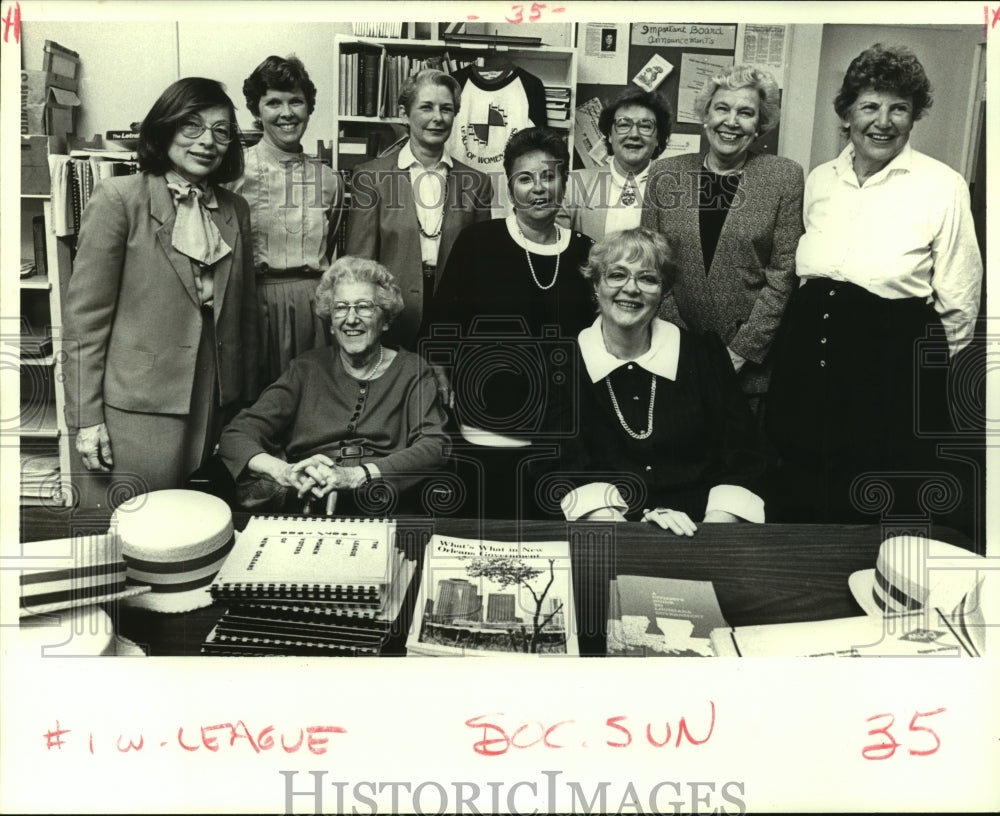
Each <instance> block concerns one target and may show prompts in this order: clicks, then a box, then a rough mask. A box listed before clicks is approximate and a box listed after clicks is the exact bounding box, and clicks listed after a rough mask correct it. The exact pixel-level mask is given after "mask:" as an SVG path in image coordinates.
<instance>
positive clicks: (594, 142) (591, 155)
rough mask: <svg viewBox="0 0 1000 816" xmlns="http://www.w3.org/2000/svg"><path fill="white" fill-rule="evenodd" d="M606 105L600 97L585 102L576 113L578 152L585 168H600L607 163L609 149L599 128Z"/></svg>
mask: <svg viewBox="0 0 1000 816" xmlns="http://www.w3.org/2000/svg"><path fill="white" fill-rule="evenodd" d="M602 110H604V103H603V102H601V100H600V99H599V98H598V97H596V96H595V97H594V98H593V99H591V100H589V101H587V102H584V103H583V104H582V105H580V106H579V107H578V108H577V109H576V111H575V112H574V117H573V119H574V122H573V123H574V125H575V126H576V152H577V153H578V154H579V155H580V159H581V160H582V161H583V164H584V166H585V167H600V166H602V165H604V164H605V163H606V162H607V158H608V149H607V145H605V144H604V136H602V135H601V131H600V128H599V127H598V126H597V123H598V120H599V119H600V118H601V111H602Z"/></svg>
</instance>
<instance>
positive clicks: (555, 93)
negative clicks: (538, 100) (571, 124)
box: [545, 85, 570, 122]
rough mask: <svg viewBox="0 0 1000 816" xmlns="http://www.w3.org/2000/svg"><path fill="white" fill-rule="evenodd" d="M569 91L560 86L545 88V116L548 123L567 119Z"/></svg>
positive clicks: (547, 86)
mask: <svg viewBox="0 0 1000 816" xmlns="http://www.w3.org/2000/svg"><path fill="white" fill-rule="evenodd" d="M569 101H570V89H569V88H566V87H563V86H560V85H546V86H545V115H546V117H547V118H548V120H549V121H550V122H565V121H567V120H568V119H569Z"/></svg>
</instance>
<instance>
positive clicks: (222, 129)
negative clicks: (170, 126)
mask: <svg viewBox="0 0 1000 816" xmlns="http://www.w3.org/2000/svg"><path fill="white" fill-rule="evenodd" d="M178 130H179V131H180V134H181V136H183V137H184V138H185V139H197V138H198V137H199V136H201V134H202V133H204V132H205V131H206V130H210V131H212V138H213V139H215V141H216V142H218V143H219V144H224V145H225V144H229V143H230V142H231V141H232V140H233V126H232V125H231V124H230V123H229V122H216V123H215V124H214V125H206V124H205V123H204V122H183V123H181V126H180V127H179V128H178Z"/></svg>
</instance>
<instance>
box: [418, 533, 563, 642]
mask: <svg viewBox="0 0 1000 816" xmlns="http://www.w3.org/2000/svg"><path fill="white" fill-rule="evenodd" d="M406 651H407V654H409V655H427V656H430V655H437V656H481V657H482V656H491V655H492V656H498V655H507V656H509V655H525V656H529V655H545V654H550V655H579V653H580V649H579V644H578V641H577V636H576V616H575V605H574V601H573V581H572V567H571V564H570V556H569V543H568V542H567V541H541V542H538V541H530V542H529V541H526V542H507V541H483V540H479V539H467V538H455V537H452V536H439V535H435V536H433V537H432V538H431V540H430V542H428V544H427V547H426V549H425V550H424V563H423V572H422V575H421V580H420V593H419V595H418V597H417V603H416V609H415V611H414V619H413V624H412V626H411V628H410V634H409V637H408V638H407V641H406Z"/></svg>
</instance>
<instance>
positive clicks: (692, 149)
mask: <svg viewBox="0 0 1000 816" xmlns="http://www.w3.org/2000/svg"><path fill="white" fill-rule="evenodd" d="M700 152H701V134H700V133H671V134H670V138H669V139H668V140H667V146H666V147H665V148H663V152H662V153H660V154H659V155H658V156H657V158H658V159H665V158H666V157H667V156H682V155H684V154H685V153H700Z"/></svg>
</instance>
